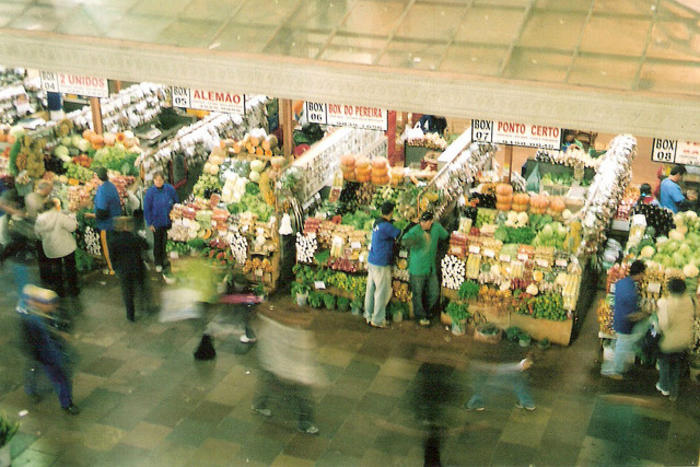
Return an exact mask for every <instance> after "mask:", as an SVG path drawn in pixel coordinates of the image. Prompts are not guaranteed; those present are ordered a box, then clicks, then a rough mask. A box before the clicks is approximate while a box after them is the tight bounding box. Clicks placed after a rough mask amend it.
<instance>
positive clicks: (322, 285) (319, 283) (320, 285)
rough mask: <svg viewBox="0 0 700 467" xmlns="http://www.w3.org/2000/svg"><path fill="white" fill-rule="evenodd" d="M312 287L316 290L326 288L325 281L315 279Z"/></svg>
mask: <svg viewBox="0 0 700 467" xmlns="http://www.w3.org/2000/svg"><path fill="white" fill-rule="evenodd" d="M314 288H315V289H316V290H326V283H325V282H323V281H315V282H314Z"/></svg>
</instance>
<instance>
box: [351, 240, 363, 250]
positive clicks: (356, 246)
mask: <svg viewBox="0 0 700 467" xmlns="http://www.w3.org/2000/svg"><path fill="white" fill-rule="evenodd" d="M350 248H352V249H353V250H359V249H360V248H362V243H360V242H352V243H351V244H350Z"/></svg>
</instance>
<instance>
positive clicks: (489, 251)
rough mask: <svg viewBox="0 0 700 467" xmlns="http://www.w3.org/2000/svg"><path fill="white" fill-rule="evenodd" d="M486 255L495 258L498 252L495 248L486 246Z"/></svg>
mask: <svg viewBox="0 0 700 467" xmlns="http://www.w3.org/2000/svg"><path fill="white" fill-rule="evenodd" d="M484 256H487V257H489V258H495V257H496V252H495V251H493V250H489V249H488V248H484Z"/></svg>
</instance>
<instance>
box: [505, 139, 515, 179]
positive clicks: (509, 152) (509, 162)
mask: <svg viewBox="0 0 700 467" xmlns="http://www.w3.org/2000/svg"><path fill="white" fill-rule="evenodd" d="M505 162H506V169H507V170H508V180H507V183H510V179H511V177H512V176H513V146H511V145H507V146H506V160H505Z"/></svg>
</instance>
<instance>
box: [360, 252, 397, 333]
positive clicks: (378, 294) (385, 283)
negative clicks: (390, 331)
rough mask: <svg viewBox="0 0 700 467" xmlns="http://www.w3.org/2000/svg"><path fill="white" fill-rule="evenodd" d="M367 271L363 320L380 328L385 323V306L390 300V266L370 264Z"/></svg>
mask: <svg viewBox="0 0 700 467" xmlns="http://www.w3.org/2000/svg"><path fill="white" fill-rule="evenodd" d="M367 270H368V274H367V292H366V293H365V319H366V320H368V321H371V322H372V324H375V325H377V326H382V325H384V323H385V321H386V306H387V304H388V303H389V299H390V298H391V266H375V265H373V264H370V265H369V267H368V268H367Z"/></svg>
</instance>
